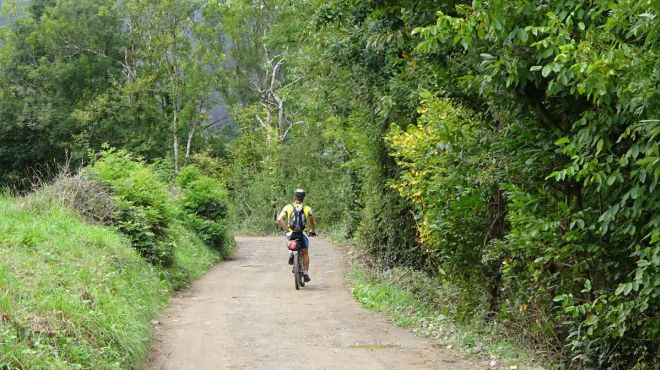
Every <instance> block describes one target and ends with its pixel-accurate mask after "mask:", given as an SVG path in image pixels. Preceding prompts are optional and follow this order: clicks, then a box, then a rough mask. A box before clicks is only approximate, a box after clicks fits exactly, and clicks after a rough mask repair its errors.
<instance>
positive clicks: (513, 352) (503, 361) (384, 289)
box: [348, 266, 552, 369]
mask: <svg viewBox="0 0 660 370" xmlns="http://www.w3.org/2000/svg"><path fill="white" fill-rule="evenodd" d="M348 281H349V282H350V284H351V286H352V293H353V297H354V298H355V300H356V301H358V302H359V303H360V304H361V305H362V306H364V307H365V308H368V309H370V310H373V311H375V312H378V313H381V314H383V315H385V316H387V317H389V318H390V319H392V321H394V323H396V324H397V325H398V326H401V327H404V328H408V329H410V330H411V331H412V332H414V333H416V334H417V335H423V336H426V337H428V338H430V339H431V340H432V341H433V343H434V344H436V345H438V346H442V347H444V348H448V349H454V350H456V351H459V352H461V353H464V354H468V355H471V356H476V357H478V359H479V361H480V362H482V363H483V366H484V367H486V368H491V369H511V368H512V367H513V368H516V369H522V368H529V367H534V368H537V367H538V368H540V365H541V364H542V363H547V361H548V360H550V361H552V358H543V354H540V353H533V352H532V351H529V349H528V347H527V343H526V342H525V341H524V340H519V336H518V335H512V333H510V332H508V330H507V329H506V327H503V326H501V325H499V324H498V323H496V322H491V323H483V322H481V321H474V322H471V323H465V322H460V321H456V320H455V319H454V318H455V317H456V316H457V315H456V312H455V311H456V310H457V307H456V306H454V305H453V304H452V300H453V297H454V295H455V292H452V291H451V289H449V288H448V287H446V286H441V284H439V283H438V281H437V280H435V279H433V278H431V277H429V276H427V275H425V274H424V273H422V272H419V271H414V270H412V269H410V268H405V267H401V268H395V269H392V270H388V271H387V272H381V273H378V272H376V271H375V270H365V269H364V268H363V267H359V266H355V267H354V268H353V269H352V270H351V272H350V273H349V274H348ZM546 355H547V354H546Z"/></svg>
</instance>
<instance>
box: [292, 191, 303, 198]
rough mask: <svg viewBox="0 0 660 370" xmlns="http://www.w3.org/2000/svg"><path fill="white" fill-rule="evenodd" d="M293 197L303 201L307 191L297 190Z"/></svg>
mask: <svg viewBox="0 0 660 370" xmlns="http://www.w3.org/2000/svg"><path fill="white" fill-rule="evenodd" d="M293 196H294V197H296V198H300V199H301V200H302V199H304V198H305V191H304V190H303V189H296V191H295V192H294V193H293Z"/></svg>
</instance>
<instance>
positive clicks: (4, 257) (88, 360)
mask: <svg viewBox="0 0 660 370" xmlns="http://www.w3.org/2000/svg"><path fill="white" fill-rule="evenodd" d="M35 211H38V212H35ZM174 231H175V233H176V235H177V237H176V247H175V248H176V249H175V262H174V264H173V266H172V267H171V268H169V269H166V270H165V269H161V268H158V267H153V266H152V265H150V264H149V263H147V262H146V261H145V260H144V259H142V258H141V257H140V256H139V255H138V254H137V253H136V252H135V250H134V249H133V248H131V246H130V244H129V242H128V241H127V240H126V238H125V237H123V236H122V235H121V234H119V233H118V232H116V231H115V230H113V229H111V228H108V227H103V226H97V225H90V224H88V223H85V222H84V221H81V220H80V218H79V217H78V216H77V215H76V214H75V213H74V212H73V211H70V210H67V209H64V208H61V207H58V206H56V205H53V204H50V203H48V204H43V203H41V202H40V201H39V200H38V199H36V200H35V199H30V197H28V198H27V199H26V198H20V199H16V198H9V197H6V196H2V195H0V369H2V368H24V369H79V368H103V369H126V368H136V367H139V366H140V365H141V361H143V359H144V358H145V356H146V354H147V351H148V349H149V341H150V337H151V320H152V319H153V318H155V317H156V316H157V315H158V314H159V312H160V311H161V310H162V308H163V307H164V306H165V304H166V303H167V300H168V298H169V296H170V294H171V291H172V289H173V288H179V287H182V286H185V285H186V284H187V283H188V282H189V281H190V280H191V279H193V278H195V277H197V276H199V275H201V274H202V273H203V272H204V271H205V270H206V269H207V268H208V267H209V266H210V265H211V264H213V263H214V262H215V261H217V260H218V256H217V254H216V253H214V252H212V251H210V250H209V249H208V248H206V247H205V246H204V245H203V244H202V243H201V241H199V239H198V238H196V237H195V236H194V235H192V233H191V232H188V231H187V230H185V229H184V228H183V227H182V226H177V229H176V230H174Z"/></svg>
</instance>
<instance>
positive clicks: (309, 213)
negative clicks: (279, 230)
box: [278, 202, 313, 232]
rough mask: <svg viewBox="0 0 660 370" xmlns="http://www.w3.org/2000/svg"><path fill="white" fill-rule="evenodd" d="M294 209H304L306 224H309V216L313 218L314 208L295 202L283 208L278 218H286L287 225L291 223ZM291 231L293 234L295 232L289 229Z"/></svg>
mask: <svg viewBox="0 0 660 370" xmlns="http://www.w3.org/2000/svg"><path fill="white" fill-rule="evenodd" d="M293 207H296V208H298V209H300V207H303V214H304V215H305V222H309V216H313V214H312V208H310V207H309V206H306V205H304V204H303V203H298V202H293V203H290V204H287V205H286V206H284V208H282V211H281V212H280V215H279V217H278V218H280V217H282V216H284V219H285V220H286V222H287V225H288V223H289V220H290V219H291V213H293ZM289 231H291V232H293V231H294V230H293V229H292V228H291V227H289Z"/></svg>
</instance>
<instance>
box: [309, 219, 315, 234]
mask: <svg viewBox="0 0 660 370" xmlns="http://www.w3.org/2000/svg"><path fill="white" fill-rule="evenodd" d="M309 225H310V226H311V227H312V232H313V233H315V232H316V220H314V215H309Z"/></svg>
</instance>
